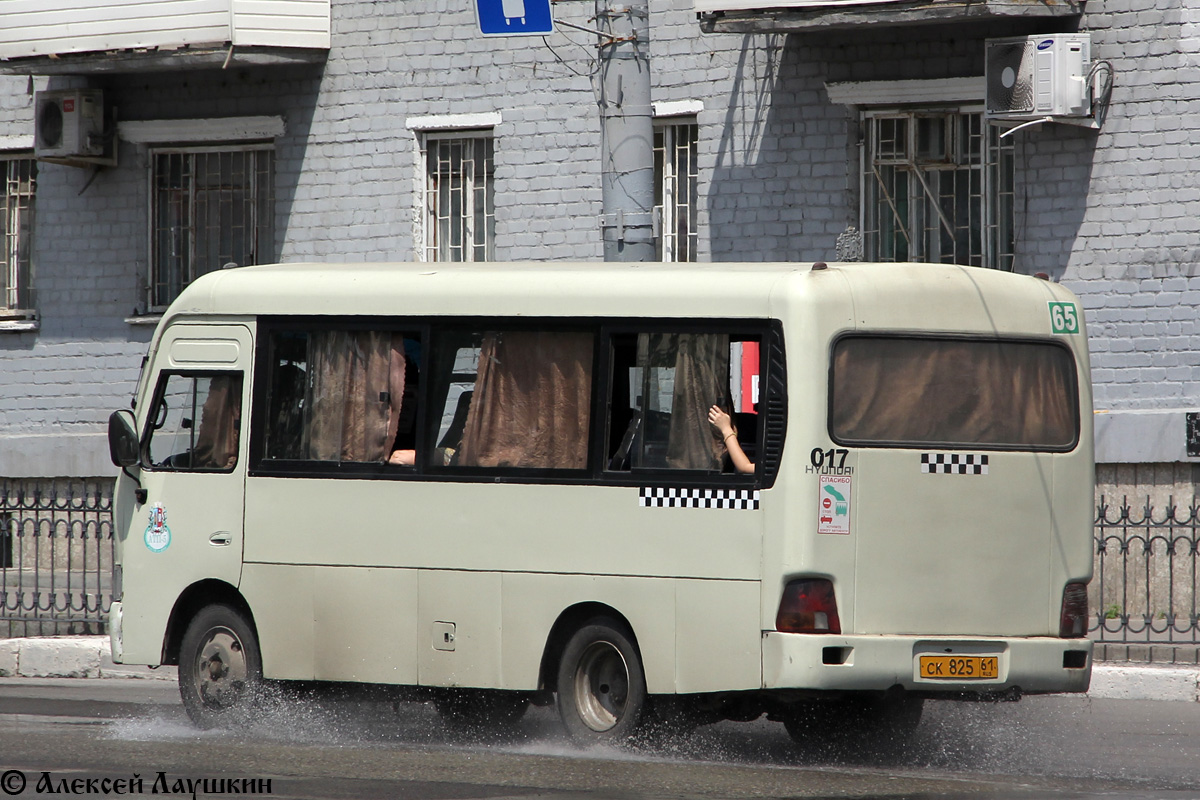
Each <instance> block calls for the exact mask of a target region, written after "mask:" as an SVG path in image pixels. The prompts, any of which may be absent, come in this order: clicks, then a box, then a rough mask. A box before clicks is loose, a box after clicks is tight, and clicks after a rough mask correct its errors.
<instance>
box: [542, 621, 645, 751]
mask: <svg viewBox="0 0 1200 800" xmlns="http://www.w3.org/2000/svg"><path fill="white" fill-rule="evenodd" d="M557 686H558V715H559V717H560V718H561V719H562V722H563V726H564V727H565V728H566V729H567V734H568V735H569V736H570V737H571V739H572V740H574V741H575V743H576V744H579V745H582V746H588V745H596V744H610V745H620V744H625V743H627V742H628V741H630V740H631V739H632V737H633V735H634V733H636V732H637V730H638V728H639V726H640V724H641V721H642V717H643V715H644V713H645V710H646V676H645V673H644V672H643V670H642V660H641V657H640V656H639V655H638V652H637V648H636V647H635V646H634V644H633V637H632V635H631V634H630V633H629V632H628V630H627V629H626V628H625V626H623V625H621V624H620V623H618V622H616V621H615V620H612V619H608V618H606V617H598V618H595V619H592V620H590V621H589V622H588V623H587V624H585V625H583V626H582V627H581V628H579V630H577V631H575V633H574V634H573V635H572V636H571V638H570V639H569V640H568V641H567V645H566V647H565V648H564V649H563V653H562V658H561V660H560V661H559V665H558V684H557Z"/></svg>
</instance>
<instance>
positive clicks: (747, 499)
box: [638, 487, 758, 511]
mask: <svg viewBox="0 0 1200 800" xmlns="http://www.w3.org/2000/svg"><path fill="white" fill-rule="evenodd" d="M638 505H640V506H641V507H642V508H732V509H737V510H739V511H753V510H756V509H757V508H758V490H757V489H672V488H645V487H643V488H641V489H639V490H638Z"/></svg>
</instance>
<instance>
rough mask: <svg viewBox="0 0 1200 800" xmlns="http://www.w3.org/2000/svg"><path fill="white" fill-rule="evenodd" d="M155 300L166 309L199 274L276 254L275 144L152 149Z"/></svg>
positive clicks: (152, 292) (152, 287) (152, 286)
mask: <svg viewBox="0 0 1200 800" xmlns="http://www.w3.org/2000/svg"><path fill="white" fill-rule="evenodd" d="M152 163H153V169H152V175H151V196H152V198H153V201H152V209H151V217H152V218H151V224H150V237H151V243H150V252H151V254H152V262H151V264H152V265H151V274H150V304H151V305H152V306H154V307H157V308H162V307H165V306H166V305H168V304H169V303H170V302H171V301H172V300H174V299H175V298H176V297H177V296H178V295H179V293H180V292H181V291H183V290H184V288H185V287H187V286H188V284H190V283H191V282H192V281H194V280H195V279H196V278H197V277H199V276H200V275H203V274H205V273H207V272H212V271H214V270H217V269H220V268H221V267H223V266H224V265H226V264H229V263H234V264H237V265H238V266H247V265H250V264H259V263H264V262H268V261H270V260H271V259H272V254H273V252H274V245H275V231H274V222H275V220H274V217H275V196H274V186H275V176H274V170H275V165H274V154H273V152H272V150H271V146H270V145H252V146H239V147H222V148H213V149H206V150H192V149H162V150H156V151H155V152H154V153H153V156H152Z"/></svg>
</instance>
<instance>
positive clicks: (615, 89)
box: [596, 0, 657, 261]
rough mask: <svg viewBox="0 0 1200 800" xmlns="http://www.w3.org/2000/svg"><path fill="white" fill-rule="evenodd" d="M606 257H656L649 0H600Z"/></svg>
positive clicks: (630, 259)
mask: <svg viewBox="0 0 1200 800" xmlns="http://www.w3.org/2000/svg"><path fill="white" fill-rule="evenodd" d="M596 23H597V27H598V28H599V29H600V30H601V31H602V32H603V35H602V36H601V37H600V45H599V49H600V53H599V63H600V78H599V80H600V87H599V89H600V151H601V178H600V181H601V189H602V194H603V213H602V214H601V217H600V228H601V231H602V235H603V240H604V260H605V261H654V260H655V254H654V242H655V233H656V231H655V228H656V227H657V226H656V225H655V224H654V222H655V221H654V127H653V119H652V112H651V107H650V9H649V5H648V2H647V0H630V1H629V2H625V1H624V0H596Z"/></svg>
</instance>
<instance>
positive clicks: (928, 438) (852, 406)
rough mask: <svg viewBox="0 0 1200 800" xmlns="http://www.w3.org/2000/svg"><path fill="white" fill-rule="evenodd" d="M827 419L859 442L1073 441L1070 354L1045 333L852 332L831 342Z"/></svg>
mask: <svg viewBox="0 0 1200 800" xmlns="http://www.w3.org/2000/svg"><path fill="white" fill-rule="evenodd" d="M830 387H831V388H830V407H829V427H830V433H831V435H832V436H833V438H834V440H835V441H837V442H839V443H842V444H857V445H883V446H887V445H891V446H904V445H917V446H929V445H938V446H944V447H968V446H969V447H980V446H983V447H996V448H1002V449H1028V450H1069V449H1071V448H1072V447H1074V445H1075V443H1076V441H1077V439H1078V435H1079V433H1078V432H1079V402H1078V397H1077V389H1076V383H1075V362H1074V359H1073V357H1072V355H1071V352H1070V351H1069V350H1067V349H1066V348H1065V347H1062V346H1060V345H1058V344H1055V343H1051V342H1029V341H1009V340H1003V339H987V340H984V339H938V338H918V337H899V336H892V337H887V336H848V337H845V338H843V339H841V340H839V341H838V342H837V344H836V345H835V346H834V351H833V367H832V374H831V377H830Z"/></svg>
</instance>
